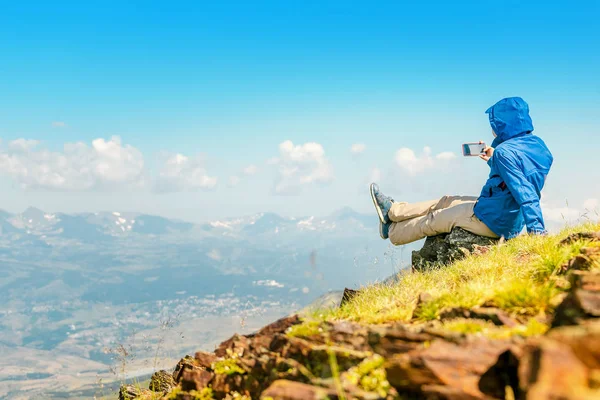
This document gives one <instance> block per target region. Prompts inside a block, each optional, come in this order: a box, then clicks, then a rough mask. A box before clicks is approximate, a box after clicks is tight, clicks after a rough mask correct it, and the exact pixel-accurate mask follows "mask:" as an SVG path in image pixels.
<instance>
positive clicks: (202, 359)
mask: <svg viewBox="0 0 600 400" xmlns="http://www.w3.org/2000/svg"><path fill="white" fill-rule="evenodd" d="M194 360H195V361H196V364H197V365H198V366H200V367H202V368H206V369H210V368H211V366H212V364H213V363H214V362H215V361H217V356H216V355H214V354H212V353H207V352H205V351H197V352H196V354H194Z"/></svg>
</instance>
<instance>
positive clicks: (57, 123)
mask: <svg viewBox="0 0 600 400" xmlns="http://www.w3.org/2000/svg"><path fill="white" fill-rule="evenodd" d="M52 126H53V127H55V128H64V127H66V126H67V124H66V123H65V122H63V121H52Z"/></svg>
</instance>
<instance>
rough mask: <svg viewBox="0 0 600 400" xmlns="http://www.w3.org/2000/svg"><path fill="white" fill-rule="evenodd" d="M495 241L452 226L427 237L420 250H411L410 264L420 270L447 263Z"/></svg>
mask: <svg viewBox="0 0 600 400" xmlns="http://www.w3.org/2000/svg"><path fill="white" fill-rule="evenodd" d="M496 243H498V239H492V238H489V237H484V236H479V235H475V234H473V233H471V232H468V231H466V230H464V229H462V228H454V229H453V230H452V232H450V233H445V234H442V235H437V236H430V237H428V238H427V239H426V240H425V244H424V245H423V247H422V248H421V250H416V251H413V252H412V266H413V269H414V270H417V271H422V270H426V269H427V268H430V267H431V266H434V265H440V264H442V265H443V264H449V263H451V262H453V261H456V260H460V259H461V258H464V257H466V256H467V255H469V254H472V253H477V252H480V253H483V252H485V251H487V249H488V248H489V247H490V246H492V245H494V244H496Z"/></svg>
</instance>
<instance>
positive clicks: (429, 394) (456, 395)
mask: <svg viewBox="0 0 600 400" xmlns="http://www.w3.org/2000/svg"><path fill="white" fill-rule="evenodd" d="M481 398H482V397H480V396H474V395H471V394H469V393H465V392H464V391H462V390H461V389H457V388H454V387H450V386H444V385H425V386H423V387H422V388H421V393H420V397H419V399H424V400H481Z"/></svg>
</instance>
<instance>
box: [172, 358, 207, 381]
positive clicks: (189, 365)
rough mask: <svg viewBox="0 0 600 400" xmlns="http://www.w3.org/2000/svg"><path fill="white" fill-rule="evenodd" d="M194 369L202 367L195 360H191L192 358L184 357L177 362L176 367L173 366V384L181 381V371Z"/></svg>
mask: <svg viewBox="0 0 600 400" xmlns="http://www.w3.org/2000/svg"><path fill="white" fill-rule="evenodd" d="M196 369H202V367H200V366H199V365H198V364H197V363H196V360H195V359H193V358H192V356H189V355H188V356H185V357H183V358H182V359H181V360H179V362H178V363H177V366H175V370H174V371H173V379H174V380H175V382H179V381H180V380H181V376H182V375H183V371H185V370H196Z"/></svg>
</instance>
